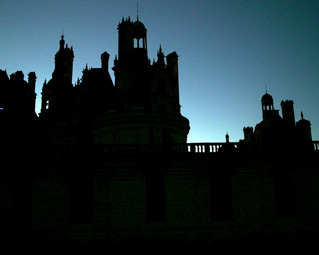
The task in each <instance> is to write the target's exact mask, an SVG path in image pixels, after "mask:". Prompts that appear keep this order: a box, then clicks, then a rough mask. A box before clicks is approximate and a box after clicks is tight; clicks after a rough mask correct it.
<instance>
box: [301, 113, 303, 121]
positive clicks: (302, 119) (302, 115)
mask: <svg viewBox="0 0 319 255" xmlns="http://www.w3.org/2000/svg"><path fill="white" fill-rule="evenodd" d="M301 119H302V120H303V112H301Z"/></svg>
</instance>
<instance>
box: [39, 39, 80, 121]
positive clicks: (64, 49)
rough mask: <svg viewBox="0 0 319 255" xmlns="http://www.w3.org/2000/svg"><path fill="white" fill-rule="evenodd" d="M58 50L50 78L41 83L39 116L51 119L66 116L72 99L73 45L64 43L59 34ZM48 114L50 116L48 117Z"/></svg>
mask: <svg viewBox="0 0 319 255" xmlns="http://www.w3.org/2000/svg"><path fill="white" fill-rule="evenodd" d="M59 45H60V47H59V50H58V52H57V53H56V54H55V58H54V60H55V68H54V71H53V73H52V79H51V80H50V81H49V82H48V83H46V81H45V82H44V84H43V87H42V104H41V113H40V117H45V118H51V119H57V118H59V119H65V118H68V116H69V114H70V111H71V105H72V99H73V85H72V74H73V59H74V53H73V47H71V48H69V47H68V45H67V44H65V41H64V36H63V35H62V36H61V40H60V42H59ZM49 116H50V117H49Z"/></svg>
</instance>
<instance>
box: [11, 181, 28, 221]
mask: <svg viewBox="0 0 319 255" xmlns="http://www.w3.org/2000/svg"><path fill="white" fill-rule="evenodd" d="M14 184H15V185H14V192H13V213H12V220H13V224H16V225H17V226H21V227H29V226H30V225H31V215H32V179H31V178H30V177H28V176H19V177H17V179H16V180H15V183H14Z"/></svg>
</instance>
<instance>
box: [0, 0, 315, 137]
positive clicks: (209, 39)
mask: <svg viewBox="0 0 319 255" xmlns="http://www.w3.org/2000/svg"><path fill="white" fill-rule="evenodd" d="M137 2H138V5H139V19H140V21H142V22H143V23H144V25H145V26H146V28H147V30H148V31H147V42H148V56H149V58H150V59H151V60H153V59H154V58H156V56H157V50H158V49H159V46H160V44H161V45H162V49H163V52H164V54H166V55H167V54H169V53H171V52H173V51H176V52H177V54H178V55H179V83H180V102H181V106H182V107H181V112H182V114H183V115H184V116H185V117H187V118H188V119H189V120H190V126H191V130H190V133H189V136H188V142H223V141H225V134H226V132H228V134H229V136H230V141H234V142H236V141H238V140H240V139H242V138H243V132H242V129H243V127H244V126H253V127H254V126H255V125H256V124H257V123H259V122H260V121H261V120H262V112H261V102H260V99H261V97H262V95H263V94H264V93H265V85H266V84H267V91H268V93H269V94H271V95H272V96H273V98H274V101H275V102H274V106H275V108H276V109H278V110H280V102H281V100H286V99H290V100H293V101H294V109H295V118H296V121H298V120H299V119H300V112H301V111H303V113H304V117H305V118H306V119H308V120H310V121H311V123H312V136H313V139H314V140H319V15H318V13H319V1H318V0H313V1H308V0H303V1H294V0H290V1H283V0H276V1H268V0H264V1H258V0H254V1H250V0H243V1H241V0H237V1H227V0H224V1H222V0H208V1H205V0H202V1H191V0H179V1H177V0H160V1H159V0H152V1H150V0H139V1H128V0H108V1H106V0H103V1H102V0H95V1H94V0H93V1H82V0H76V1H75V0H64V1H60V0H55V1H45V0H42V1H35V0H29V1H22V0H21V1H17V0H10V1H9V0H8V1H6V0H2V1H1V2H0V10H1V15H0V34H1V40H0V69H6V70H7V73H8V75H10V74H11V73H13V72H15V71H17V70H22V71H23V72H24V74H25V78H26V79H27V74H28V73H29V72H32V71H35V72H36V75H37V77H38V78H37V86H36V93H37V94H38V96H37V106H36V108H37V112H39V108H40V105H41V89H42V85H43V82H44V80H45V79H47V80H49V79H50V78H51V76H52V72H53V69H54V55H55V53H56V52H57V50H58V48H59V40H60V37H61V34H62V31H63V33H64V36H65V41H66V43H68V45H69V46H73V49H74V54H75V58H74V66H73V82H74V83H75V82H76V80H77V78H80V77H81V76H82V70H83V68H84V67H85V65H86V64H88V66H89V67H100V55H101V53H103V52H104V51H107V52H108V53H109V54H110V63H109V65H110V70H109V71H110V74H111V76H112V77H113V73H112V70H111V67H112V66H113V60H114V58H115V55H116V54H117V45H118V32H117V25H118V23H119V22H120V21H121V19H122V17H129V16H130V17H131V18H132V19H133V20H135V19H136V6H137Z"/></svg>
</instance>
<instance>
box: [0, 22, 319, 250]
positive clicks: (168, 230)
mask: <svg viewBox="0 0 319 255" xmlns="http://www.w3.org/2000/svg"><path fill="white" fill-rule="evenodd" d="M118 36H119V48H118V55H117V57H116V58H115V60H114V67H113V68H112V70H113V71H114V76H115V84H113V81H112V79H111V77H110V73H109V54H108V53H107V52H104V53H102V54H101V67H100V68H90V69H89V68H88V67H87V66H86V67H85V68H84V70H83V76H82V78H81V79H79V80H78V81H77V82H76V84H75V85H73V84H72V71H73V59H74V52H73V48H72V47H69V46H68V45H67V44H66V43H65V40H64V36H63V35H62V36H61V39H60V42H59V49H58V51H57V53H56V55H55V68H54V71H53V74H52V78H51V79H50V80H49V81H48V82H47V81H45V82H44V84H43V87H42V104H41V111H40V113H39V116H37V114H36V113H35V99H36V94H35V85H36V74H35V73H34V72H31V73H29V75H28V78H29V79H28V82H26V81H25V80H24V75H23V73H22V72H21V71H17V72H16V73H14V74H12V75H10V78H9V77H8V75H7V73H6V71H2V70H0V121H1V126H0V133H1V134H0V137H1V155H2V159H1V199H2V205H1V206H2V209H1V212H0V236H1V239H2V240H5V241H7V242H14V243H15V242H19V241H20V242H22V241H24V242H35V243H63V244H66V243H81V244H83V243H84V244H93V243H94V244H112V243H122V242H126V243H144V244H145V243H152V242H160V243H178V242H182V243H194V244H195V243H196V244H208V243H216V242H225V241H227V242H233V241H242V240H246V241H247V240H248V241H251V240H255V241H265V240H284V241H287V240H297V239H298V240H299V239H300V238H304V237H306V238H315V237H317V235H318V233H319V232H318V231H319V221H318V220H319V219H318V212H319V211H318V210H319V200H318V196H317V195H316V194H318V193H319V185H317V184H318V183H319V160H318V151H319V146H318V145H319V142H314V141H312V137H311V127H310V126H311V125H310V122H309V121H308V120H305V119H304V118H303V115H302V117H301V120H299V121H298V122H295V118H294V110H293V102H292V101H290V100H286V101H282V102H281V107H282V117H280V115H279V111H278V110H275V109H274V106H273V98H272V96H271V95H270V94H268V93H267V92H266V94H265V95H263V96H262V99H261V104H262V116H263V120H262V121H261V122H260V123H259V124H257V125H256V127H255V129H253V128H252V127H245V128H244V139H243V140H241V141H239V142H238V143H230V142H229V137H228V135H226V142H223V143H202V144H195V143H187V135H188V132H189V129H190V125H189V121H188V119H187V118H185V117H184V116H182V115H181V112H180V102H179V78H178V55H177V53H176V52H172V53H170V54H168V55H166V56H165V55H164V53H163V50H162V48H161V47H160V48H159V50H158V53H157V60H156V61H153V63H151V61H150V60H149V58H148V51H147V29H146V28H145V26H144V24H143V23H142V22H140V21H139V20H138V18H137V20H136V21H135V22H134V21H133V20H131V19H130V18H128V19H124V18H123V19H122V21H121V22H120V23H119V25H118ZM308 240H310V239H308Z"/></svg>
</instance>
